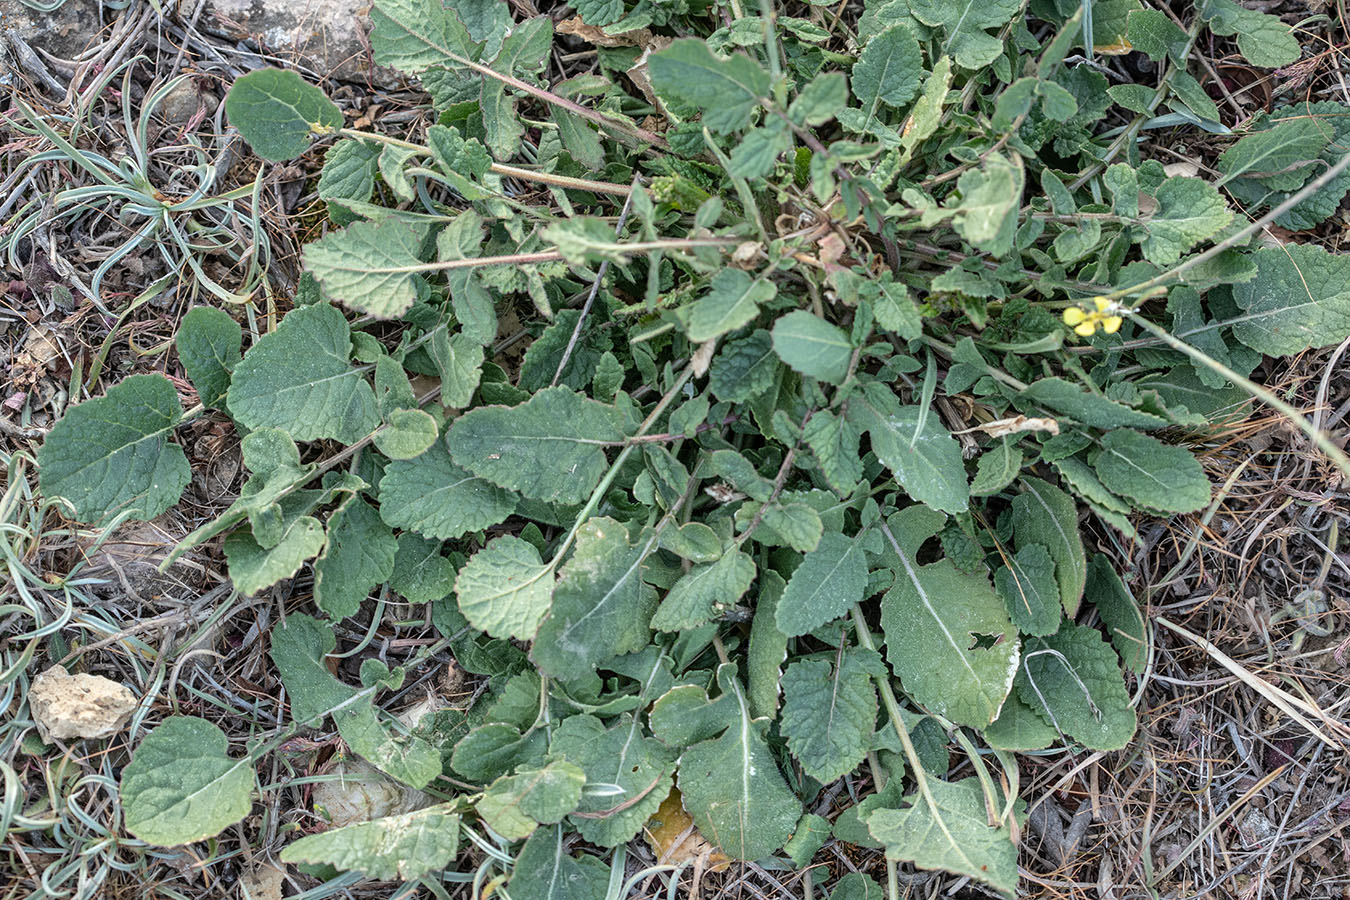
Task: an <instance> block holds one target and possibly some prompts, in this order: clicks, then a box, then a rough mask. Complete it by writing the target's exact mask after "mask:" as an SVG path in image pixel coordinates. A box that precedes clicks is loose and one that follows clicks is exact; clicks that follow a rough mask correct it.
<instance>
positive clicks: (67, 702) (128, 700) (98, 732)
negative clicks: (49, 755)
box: [28, 666, 136, 741]
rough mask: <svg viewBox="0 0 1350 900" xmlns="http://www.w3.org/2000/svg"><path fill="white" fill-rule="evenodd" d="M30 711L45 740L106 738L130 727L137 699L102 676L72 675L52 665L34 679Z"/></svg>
mask: <svg viewBox="0 0 1350 900" xmlns="http://www.w3.org/2000/svg"><path fill="white" fill-rule="evenodd" d="M28 708H29V709H30V710H32V712H33V719H34V720H35V721H36V722H37V727H38V733H39V734H40V735H41V736H42V739H43V740H44V741H51V740H53V739H57V740H63V741H68V740H72V739H74V738H107V737H112V736H113V735H114V734H117V732H119V731H121V730H122V728H123V727H124V726H125V725H126V724H127V719H129V718H131V713H132V710H134V709H135V708H136V697H135V696H134V695H133V694H132V693H131V691H129V690H127V689H126V688H125V687H123V686H122V685H120V684H118V683H117V682H115V681H112V680H111V679H108V678H104V677H103V676H102V675H83V674H81V675H71V674H70V673H68V672H67V671H66V670H65V669H64V668H63V667H61V666H52V667H51V668H50V669H48V670H47V671H45V672H43V673H42V674H41V675H39V676H38V677H37V678H36V679H34V681H33V686H32V687H31V688H30V689H29V691H28Z"/></svg>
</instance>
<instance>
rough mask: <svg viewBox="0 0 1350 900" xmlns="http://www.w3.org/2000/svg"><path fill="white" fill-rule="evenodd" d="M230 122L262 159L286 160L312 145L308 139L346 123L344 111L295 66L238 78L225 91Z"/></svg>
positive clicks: (262, 71) (261, 70)
mask: <svg viewBox="0 0 1350 900" xmlns="http://www.w3.org/2000/svg"><path fill="white" fill-rule="evenodd" d="M225 114H226V115H227V116H229V118H230V124H231V125H233V126H234V127H235V128H238V129H239V133H240V134H242V135H243V136H244V140H246V141H248V144H249V146H250V147H252V148H253V152H254V153H256V154H258V155H259V156H261V157H262V158H263V159H268V160H272V161H273V162H285V161H286V160H289V159H295V158H296V157H297V156H299V155H300V154H302V153H304V152H305V151H306V150H308V149H309V142H310V139H311V138H313V137H317V136H321V135H325V134H331V133H332V132H333V131H336V130H337V129H339V128H341V127H342V111H341V110H339V109H338V108H337V105H336V104H334V103H333V101H331V100H329V99H328V98H327V97H326V96H325V95H324V92H323V91H321V90H319V89H318V88H316V87H314V85H312V84H307V83H305V82H304V81H303V80H302V79H301V78H300V76H299V75H297V74H296V73H295V72H292V71H289V70H283V69H258V70H257V71H254V72H250V73H248V74H247V75H242V76H240V77H239V78H237V79H235V82H234V84H233V85H231V86H230V92H229V94H227V95H226V96H225Z"/></svg>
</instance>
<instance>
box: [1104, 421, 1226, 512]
mask: <svg viewBox="0 0 1350 900" xmlns="http://www.w3.org/2000/svg"><path fill="white" fill-rule="evenodd" d="M1101 443H1102V452H1101V454H1100V455H1098V457H1097V460H1096V463H1095V464H1094V467H1095V468H1096V470H1097V474H1098V476H1100V477H1101V479H1102V484H1104V485H1106V487H1107V488H1108V489H1109V490H1112V491H1114V492H1116V493H1117V494H1120V495H1121V496H1123V497H1129V498H1130V499H1132V500H1134V501H1135V502H1136V503H1138V504H1139V505H1140V506H1144V507H1146V508H1148V509H1155V510H1158V511H1160V512H1171V513H1188V512H1195V511H1196V510H1198V509H1203V508H1204V507H1205V506H1207V505H1208V504H1209V494H1210V488H1209V479H1208V478H1207V477H1205V470H1204V469H1202V468H1201V467H1200V461H1199V460H1197V459H1196V458H1195V457H1194V456H1193V455H1191V452H1190V451H1189V450H1187V449H1185V448H1184V447H1178V446H1176V445H1174V444H1164V443H1163V442H1162V441H1160V440H1158V439H1157V438H1154V437H1149V436H1148V435H1146V434H1140V433H1139V432H1137V431H1132V430H1130V429H1128V428H1119V429H1116V430H1115V431H1108V432H1107V433H1106V434H1104V435H1103V436H1102V442H1101Z"/></svg>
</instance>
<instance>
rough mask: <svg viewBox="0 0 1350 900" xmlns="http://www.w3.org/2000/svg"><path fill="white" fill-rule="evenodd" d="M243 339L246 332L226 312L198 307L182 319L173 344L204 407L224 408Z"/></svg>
mask: <svg viewBox="0 0 1350 900" xmlns="http://www.w3.org/2000/svg"><path fill="white" fill-rule="evenodd" d="M243 340H244V336H243V329H241V328H240V327H239V323H238V322H236V321H235V320H234V319H231V318H230V316H229V314H228V313H226V312H225V311H224V310H220V309H216V308H215V307H213V306H195V307H193V308H192V309H190V310H188V313H187V315H185V316H183V321H182V323H181V324H180V325H179V326H178V335H177V337H175V338H174V344H175V346H176V347H177V349H178V360H179V362H181V363H182V364H183V371H184V372H186V373H187V377H188V378H189V379H190V380H191V381H192V386H193V387H195V388H196V389H197V396H198V397H200V398H201V401H202V405H203V406H214V407H216V408H221V407H222V406H223V402H222V401H224V399H225V392H226V391H227V390H229V387H230V373H231V372H233V371H234V367H235V366H236V365H238V363H239V352H240V348H241V347H242V346H243Z"/></svg>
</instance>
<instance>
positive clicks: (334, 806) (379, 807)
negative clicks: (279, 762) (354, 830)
mask: <svg viewBox="0 0 1350 900" xmlns="http://www.w3.org/2000/svg"><path fill="white" fill-rule="evenodd" d="M330 774H331V775H332V776H333V778H332V780H331V781H321V782H319V783H318V784H316V785H314V811H315V812H317V813H319V815H321V816H325V817H326V818H327V819H328V821H329V822H331V823H332V825H333V827H334V828H340V827H341V826H343V825H351V824H353V823H355V822H368V821H370V820H371V819H378V818H381V817H382V816H399V815H402V814H404V813H410V812H413V811H414V810H418V809H423V808H425V807H428V806H430V805H431V804H432V802H433V801H432V799H431V798H430V797H428V796H427V795H426V794H424V793H422V792H421V791H416V790H413V789H412V788H410V787H407V786H406V785H402V784H399V783H398V782H397V781H394V780H393V779H392V778H390V777H388V776H387V775H385V774H383V773H382V772H380V771H379V770H378V769H376V768H375V767H374V766H372V765H369V764H368V763H364V762H361V761H360V760H353V761H351V762H348V763H344V764H343V765H342V766H341V767H340V768H339V769H338V771H336V772H333V773H330Z"/></svg>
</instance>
